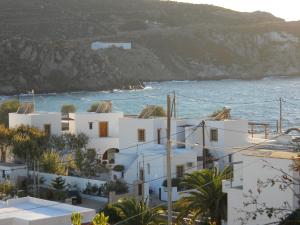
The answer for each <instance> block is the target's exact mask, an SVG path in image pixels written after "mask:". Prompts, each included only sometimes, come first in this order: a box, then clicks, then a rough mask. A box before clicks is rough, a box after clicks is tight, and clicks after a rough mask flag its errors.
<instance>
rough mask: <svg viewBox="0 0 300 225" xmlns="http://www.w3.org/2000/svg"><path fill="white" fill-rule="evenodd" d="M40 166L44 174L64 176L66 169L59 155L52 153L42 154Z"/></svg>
mask: <svg viewBox="0 0 300 225" xmlns="http://www.w3.org/2000/svg"><path fill="white" fill-rule="evenodd" d="M41 166H42V168H43V171H44V172H46V173H55V174H58V175H65V172H66V168H65V166H64V164H63V161H62V160H61V157H60V155H59V154H58V153H57V152H54V151H47V152H44V153H43V155H42V157H41Z"/></svg>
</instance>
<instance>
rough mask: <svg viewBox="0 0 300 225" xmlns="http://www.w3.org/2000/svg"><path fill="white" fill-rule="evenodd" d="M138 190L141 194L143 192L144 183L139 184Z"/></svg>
mask: <svg viewBox="0 0 300 225" xmlns="http://www.w3.org/2000/svg"><path fill="white" fill-rule="evenodd" d="M138 192H139V193H138V194H139V196H141V195H142V194H143V184H138Z"/></svg>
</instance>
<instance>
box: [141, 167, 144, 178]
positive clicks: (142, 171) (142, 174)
mask: <svg viewBox="0 0 300 225" xmlns="http://www.w3.org/2000/svg"><path fill="white" fill-rule="evenodd" d="M140 180H144V170H143V169H140Z"/></svg>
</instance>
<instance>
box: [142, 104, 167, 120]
mask: <svg viewBox="0 0 300 225" xmlns="http://www.w3.org/2000/svg"><path fill="white" fill-rule="evenodd" d="M165 116H167V114H166V112H165V110H164V108H163V107H162V106H157V105H147V106H146V107H145V108H144V109H143V110H142V112H141V113H140V115H139V118H143V119H148V118H150V117H165Z"/></svg>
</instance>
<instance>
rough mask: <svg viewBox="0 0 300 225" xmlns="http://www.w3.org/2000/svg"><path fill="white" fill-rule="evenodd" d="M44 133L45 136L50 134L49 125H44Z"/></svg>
mask: <svg viewBox="0 0 300 225" xmlns="http://www.w3.org/2000/svg"><path fill="white" fill-rule="evenodd" d="M44 131H45V133H46V135H47V136H50V134H51V125H50V124H45V125H44Z"/></svg>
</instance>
